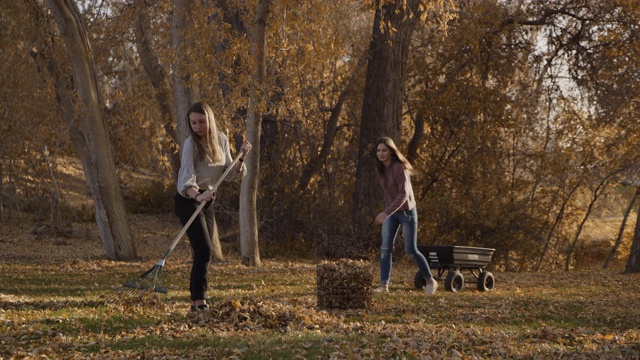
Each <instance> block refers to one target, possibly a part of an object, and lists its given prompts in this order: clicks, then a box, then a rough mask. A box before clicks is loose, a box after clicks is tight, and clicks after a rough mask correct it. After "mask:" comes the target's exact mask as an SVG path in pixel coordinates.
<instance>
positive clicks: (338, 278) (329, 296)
mask: <svg viewBox="0 0 640 360" xmlns="http://www.w3.org/2000/svg"><path fill="white" fill-rule="evenodd" d="M372 281H373V275H372V273H371V265H370V264H369V263H366V262H364V261H361V260H350V259H340V260H338V261H335V262H330V261H324V262H322V263H320V264H318V265H317V266H316V284H317V285H316V286H317V297H318V307H319V308H321V309H328V310H330V309H343V310H345V309H366V308H367V307H369V306H370V305H371V302H372V300H373V296H372V291H371V284H372Z"/></svg>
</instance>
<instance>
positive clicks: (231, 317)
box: [188, 298, 341, 332]
mask: <svg viewBox="0 0 640 360" xmlns="http://www.w3.org/2000/svg"><path fill="white" fill-rule="evenodd" d="M188 317H189V320H190V321H191V322H193V323H196V324H197V325H199V326H205V327H206V328H208V329H209V330H211V331H216V332H225V331H261V330H265V329H274V330H280V331H283V332H291V331H294V330H304V329H320V328H330V327H336V326H339V325H340V324H341V321H340V320H339V319H337V318H336V317H335V316H331V315H330V314H328V313H327V312H324V311H320V312H318V311H316V310H315V309H314V308H313V305H311V306H308V307H306V306H300V305H298V306H295V305H291V304H287V303H283V302H280V301H275V300H271V299H254V298H243V299H235V298H227V299H225V300H221V301H217V302H214V303H212V304H210V308H209V310H205V311H198V312H192V313H190V314H189V316H188Z"/></svg>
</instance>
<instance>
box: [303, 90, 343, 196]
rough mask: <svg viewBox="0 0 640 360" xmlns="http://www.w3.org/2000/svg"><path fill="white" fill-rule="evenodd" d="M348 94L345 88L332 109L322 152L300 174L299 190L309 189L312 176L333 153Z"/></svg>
mask: <svg viewBox="0 0 640 360" xmlns="http://www.w3.org/2000/svg"><path fill="white" fill-rule="evenodd" d="M347 94H348V93H347V91H346V90H343V91H342V93H340V97H339V98H338V103H337V104H336V106H335V107H334V108H333V109H331V115H330V116H329V121H328V123H327V128H326V130H325V132H324V139H323V142H322V149H321V150H320V153H319V154H317V155H314V156H313V157H312V158H311V159H310V160H309V161H308V162H307V164H306V165H305V166H304V169H303V170H302V174H301V175H300V182H298V190H299V191H301V192H302V191H305V190H306V189H307V186H308V185H309V182H310V181H311V178H312V177H313V176H314V175H315V174H317V173H318V172H320V169H321V164H323V163H324V162H325V161H326V159H327V157H328V156H329V154H330V153H331V149H332V148H333V143H334V141H335V138H336V134H337V133H338V122H339V121H340V114H341V113H342V107H343V105H344V103H345V100H346V96H347Z"/></svg>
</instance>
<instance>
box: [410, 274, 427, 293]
mask: <svg viewBox="0 0 640 360" xmlns="http://www.w3.org/2000/svg"><path fill="white" fill-rule="evenodd" d="M426 285H427V281H426V280H425V279H424V277H423V276H422V273H421V272H420V270H418V272H416V276H414V277H413V286H415V287H416V289H424V287H425V286H426Z"/></svg>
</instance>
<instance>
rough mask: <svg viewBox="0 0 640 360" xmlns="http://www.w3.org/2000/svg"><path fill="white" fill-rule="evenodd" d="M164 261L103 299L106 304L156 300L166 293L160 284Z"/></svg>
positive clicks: (164, 287)
mask: <svg viewBox="0 0 640 360" xmlns="http://www.w3.org/2000/svg"><path fill="white" fill-rule="evenodd" d="M163 266H164V259H163V260H160V261H159V262H158V263H157V264H156V265H155V266H153V267H152V268H151V269H149V270H148V271H147V272H145V273H144V274H142V275H140V276H138V277H137V278H135V279H134V280H131V281H127V282H125V283H124V284H122V285H121V286H119V287H117V288H115V289H114V291H113V292H111V293H110V294H108V295H106V296H104V297H103V299H104V300H105V301H106V302H108V303H115V304H122V303H127V302H138V301H145V300H154V301H155V300H158V297H159V295H160V294H166V293H167V287H166V286H165V285H164V284H163V282H162V278H161V275H162V267H163Z"/></svg>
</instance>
